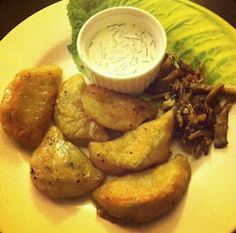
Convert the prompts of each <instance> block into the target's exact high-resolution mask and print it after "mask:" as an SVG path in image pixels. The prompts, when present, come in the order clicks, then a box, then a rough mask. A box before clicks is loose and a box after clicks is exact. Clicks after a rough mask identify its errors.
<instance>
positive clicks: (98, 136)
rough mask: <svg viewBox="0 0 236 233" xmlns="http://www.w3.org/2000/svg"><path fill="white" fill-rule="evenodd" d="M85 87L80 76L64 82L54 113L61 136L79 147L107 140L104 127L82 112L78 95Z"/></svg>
mask: <svg viewBox="0 0 236 233" xmlns="http://www.w3.org/2000/svg"><path fill="white" fill-rule="evenodd" d="M85 87H86V83H85V82H84V79H83V77H82V75H80V74H77V75H74V76H73V77H71V78H70V79H68V80H66V81H65V82H64V83H63V84H62V86H61V87H60V91H59V95H58V97H57V101H56V107H55V112H54V118H55V122H56V124H57V126H58V127H59V128H60V129H61V131H62V132H63V134H64V135H65V136H66V137H67V138H68V139H69V140H70V141H71V142H73V143H75V144H79V145H87V144H88V142H90V141H107V140H108V139H109V137H108V134H107V133H106V131H105V129H104V127H103V126H102V125H100V124H99V123H97V122H96V121H94V120H93V119H91V117H89V115H88V114H87V113H86V112H85V111H84V110H83V107H82V103H81V100H80V94H81V92H82V91H83V89H84V88H85Z"/></svg>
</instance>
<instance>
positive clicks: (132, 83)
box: [77, 7, 167, 94]
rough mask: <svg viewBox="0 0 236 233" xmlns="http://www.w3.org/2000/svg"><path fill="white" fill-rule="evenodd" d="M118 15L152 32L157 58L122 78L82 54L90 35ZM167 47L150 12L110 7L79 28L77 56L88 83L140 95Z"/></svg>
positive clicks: (155, 71) (153, 74)
mask: <svg viewBox="0 0 236 233" xmlns="http://www.w3.org/2000/svg"><path fill="white" fill-rule="evenodd" d="M122 18H124V19H125V21H130V22H131V23H132V22H135V23H136V24H139V25H140V26H143V27H145V28H146V29H148V30H149V31H150V32H152V34H153V36H154V38H155V39H156V40H157V41H158V50H157V53H158V55H157V58H156V59H155V62H154V64H153V65H152V66H151V67H150V68H149V69H148V70H145V71H144V72H142V73H139V74H136V75H130V76H125V77H119V78H117V77H115V76H112V75H110V74H109V73H106V71H105V70H104V71H102V72H101V70H98V69H96V67H95V66H93V64H92V63H91V62H90V61H89V59H88V57H87V56H86V48H87V47H88V43H90V41H91V38H92V37H93V36H94V35H96V33H98V32H99V31H100V30H102V29H103V28H105V27H106V26H107V25H109V24H110V22H113V23H114V22H115V23H120V22H122ZM166 47H167V39H166V33H165V30H164V29H163V27H162V25H161V23H160V22H159V21H158V20H157V19H156V18H155V17H154V16H152V15H151V14H149V13H147V12H145V11H143V10H140V9H138V8H134V7H113V8H109V9H106V10H103V11H100V12H99V13H97V14H95V15H94V16H92V17H91V18H90V19H89V20H88V21H87V22H86V23H85V24H84V25H83V27H82V28H81V30H80V32H79V35H78V40H77V49H78V54H79V57H80V59H81V61H82V63H83V65H84V67H85V68H86V70H87V74H88V77H87V78H88V79H89V80H90V82H91V83H93V84H95V85H98V86H101V87H105V88H107V89H110V90H114V91H117V92H120V93H128V94H140V93H142V92H143V90H144V89H145V88H147V87H148V86H149V84H150V83H151V82H152V81H153V80H154V79H155V78H156V77H157V73H158V72H159V70H160V66H161V63H162V61H163V59H164V56H165V53H166Z"/></svg>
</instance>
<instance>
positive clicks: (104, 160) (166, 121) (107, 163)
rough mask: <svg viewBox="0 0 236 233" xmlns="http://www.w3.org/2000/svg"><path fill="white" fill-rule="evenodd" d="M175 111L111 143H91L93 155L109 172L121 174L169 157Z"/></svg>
mask: <svg viewBox="0 0 236 233" xmlns="http://www.w3.org/2000/svg"><path fill="white" fill-rule="evenodd" d="M173 126H174V113H173V110H170V111H169V112H167V113H165V114H164V115H162V116H161V117H160V118H158V119H156V120H153V121H149V122H147V123H144V124H142V125H140V126H139V127H138V128H137V129H135V130H133V131H129V132H127V133H125V134H124V135H123V136H121V137H119V138H117V139H115V140H112V141H108V142H103V143H99V142H91V143H90V144H89V152H90V158H91V160H92V162H93V163H94V164H95V165H96V167H98V168H100V169H101V170H103V171H104V172H106V173H107V174H111V175H121V174H124V173H126V172H128V171H140V170H143V169H145V168H147V167H150V166H152V165H155V164H159V163H162V162H165V161H166V160H167V159H168V158H169V156H170V149H169V147H170V145H169V144H170V139H171V137H172V132H173Z"/></svg>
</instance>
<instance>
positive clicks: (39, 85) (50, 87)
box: [0, 65, 62, 149]
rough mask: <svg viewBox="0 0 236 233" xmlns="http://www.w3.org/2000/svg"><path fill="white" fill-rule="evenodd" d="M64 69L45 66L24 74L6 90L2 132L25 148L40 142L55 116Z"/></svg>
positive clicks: (17, 76)
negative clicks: (53, 114) (57, 96)
mask: <svg viewBox="0 0 236 233" xmlns="http://www.w3.org/2000/svg"><path fill="white" fill-rule="evenodd" d="M61 76H62V69H60V68H59V67H57V66H53V65H51V66H42V67H38V68H33V69H28V70H23V71H21V72H19V73H18V74H17V75H16V77H15V79H14V80H13V81H12V82H11V83H10V85H9V87H8V88H7V89H6V91H5V93H4V96H3V99H2V103H1V109H0V110H1V111H0V120H1V123H2V128H3V130H4V131H5V132H6V133H7V134H8V135H9V137H11V138H12V139H14V140H15V141H16V142H18V143H20V144H21V145H22V146H24V147H26V148H30V149H33V148H36V147H37V146H38V145H39V143H40V142H41V140H42V138H43V136H44V134H45V132H46V130H47V128H48V126H49V122H50V119H51V116H52V113H53V108H54V103H55V99H56V95H57V93H58V87H59V85H60V82H61Z"/></svg>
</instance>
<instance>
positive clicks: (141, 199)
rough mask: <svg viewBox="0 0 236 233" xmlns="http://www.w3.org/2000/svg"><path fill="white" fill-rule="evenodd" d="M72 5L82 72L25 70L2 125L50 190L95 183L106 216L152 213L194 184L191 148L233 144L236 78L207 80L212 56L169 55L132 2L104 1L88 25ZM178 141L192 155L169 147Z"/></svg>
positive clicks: (160, 34)
mask: <svg viewBox="0 0 236 233" xmlns="http://www.w3.org/2000/svg"><path fill="white" fill-rule="evenodd" d="M107 2H109V1H107ZM73 4H74V1H70V3H69V5H68V12H69V18H70V20H71V24H72V30H75V31H74V34H73V37H72V39H73V41H72V42H73V43H72V45H71V46H70V51H71V52H72V55H73V58H74V60H75V62H76V64H77V65H78V68H79V70H80V71H81V72H80V73H78V74H75V75H74V76H73V77H71V78H69V79H67V80H65V81H63V82H62V69H61V68H59V67H57V66H55V65H46V66H42V67H37V68H33V69H27V70H23V71H21V72H19V73H18V74H17V75H16V77H15V79H14V80H13V81H12V83H11V84H10V85H9V87H8V88H7V89H6V91H5V94H4V96H3V100H2V103H1V112H0V113H1V115H0V120H1V123H2V128H3V130H4V131H5V132H6V133H7V134H8V135H9V137H10V138H12V139H13V140H15V141H16V142H18V143H20V144H21V145H22V146H23V147H25V148H28V149H32V150H34V151H33V153H32V157H31V159H30V167H31V172H30V174H31V178H32V182H33V184H34V185H35V187H36V188H37V189H38V190H39V191H40V192H42V193H43V194H45V195H47V196H49V197H50V198H70V197H81V196H84V195H86V194H88V193H91V192H92V197H93V199H94V200H95V202H96V204H97V207H98V209H99V214H100V215H101V216H103V217H105V218H108V219H109V220H112V221H116V220H118V221H120V222H125V223H127V222H128V223H145V222H149V221H151V220H153V219H157V218H158V217H160V216H162V215H163V214H165V213H167V212H169V211H170V210H172V209H173V208H174V206H176V204H178V202H179V201H180V200H181V198H182V197H183V196H184V194H185V193H186V192H187V189H188V185H189V182H190V179H191V166H190V163H189V161H188V157H189V156H193V157H195V158H198V157H200V156H201V155H207V154H208V152H209V148H210V146H211V144H212V143H214V146H215V147H216V148H222V147H225V146H227V143H228V142H227V128H228V114H229V111H230V109H231V107H232V105H233V104H234V103H235V100H236V98H235V94H236V87H234V86H232V85H230V84H231V83H226V85H225V82H220V81H217V82H218V84H217V83H216V85H210V84H208V83H207V82H206V79H205V77H210V74H208V71H209V67H210V65H209V63H208V61H207V60H204V59H201V58H200V60H199V61H200V62H198V63H196V61H195V62H194V64H193V65H192V66H191V64H189V63H188V65H187V64H186V63H185V62H184V61H182V60H179V59H177V58H176V57H179V56H178V54H175V55H172V54H166V43H167V42H166V37H165V32H164V29H163V28H162V26H161V24H160V23H159V22H158V21H157V20H156V19H155V18H154V17H153V16H152V15H150V14H148V13H146V12H144V11H141V10H139V9H137V8H131V7H117V8H110V9H107V10H105V11H100V10H101V9H100V7H101V8H103V7H104V8H107V5H106V4H105V3H101V4H100V5H99V7H98V9H99V11H100V12H99V13H98V14H97V15H95V16H93V17H92V18H90V19H89V20H88V21H87V22H86V23H85V24H84V22H85V20H84V21H83V20H82V21H80V19H77V18H76V16H75V15H73V9H72V8H70V7H72V5H73ZM88 4H89V3H88ZM103 4H105V6H103ZM87 7H91V6H87ZM93 8H94V9H97V8H96V6H93ZM76 9H78V7H77V8H76ZM81 9H84V10H86V7H84V8H81ZM93 13H95V12H93ZM114 15H117V17H114ZM72 16H73V17H74V18H73V17H72ZM77 16H79V15H77ZM72 18H73V19H72ZM137 19H140V20H137ZM141 19H142V20H141ZM73 20H78V21H77V23H78V22H79V23H81V22H82V23H81V25H80V24H79V23H78V24H73V22H72V21H73ZM99 20H100V24H99V25H98V24H97V22H98V21H99ZM93 21H94V22H93ZM95 23H96V24H95ZM75 25H76V26H75ZM82 25H83V27H82ZM167 31H168V30H167ZM77 36H78V41H77V40H76V41H75V38H77ZM102 42H104V44H103V43H102ZM178 46H180V45H178ZM75 48H76V52H75V50H74V49H75ZM77 48H78V50H77ZM191 51H192V50H191ZM191 51H190V53H189V54H191ZM78 55H79V56H78ZM188 56H189V55H188ZM180 57H181V56H180ZM183 60H184V59H183ZM212 73H213V74H214V72H212ZM209 79H210V78H209ZM173 140H178V141H179V142H180V144H181V145H182V149H183V151H184V152H183V154H185V155H182V154H181V155H180V154H177V153H176V152H175V151H171V144H172V142H173ZM80 147H87V149H88V150H87V152H88V153H87V154H85V153H84V152H83V151H82V150H81V149H80ZM109 175H112V176H117V177H116V178H114V179H112V180H111V181H110V180H106V176H109Z"/></svg>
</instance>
